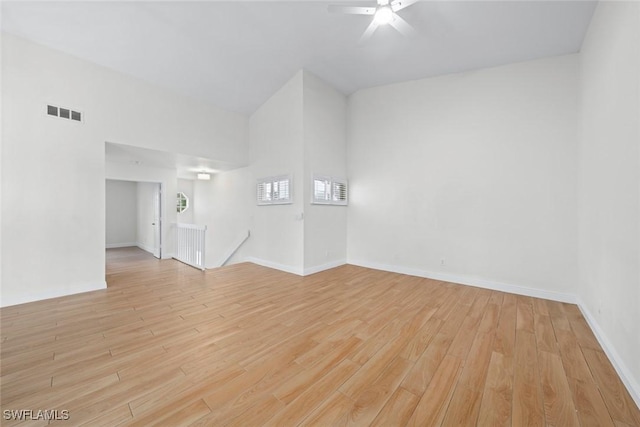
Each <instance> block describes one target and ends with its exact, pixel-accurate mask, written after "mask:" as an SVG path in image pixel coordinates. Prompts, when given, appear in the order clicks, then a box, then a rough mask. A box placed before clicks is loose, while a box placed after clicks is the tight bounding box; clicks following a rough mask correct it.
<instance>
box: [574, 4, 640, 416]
mask: <svg viewBox="0 0 640 427" xmlns="http://www.w3.org/2000/svg"><path fill="white" fill-rule="evenodd" d="M581 65H582V122H581V123H582V125H581V131H582V132H581V145H580V199H579V211H578V212H579V223H580V234H579V254H580V258H579V259H580V284H581V288H580V296H581V298H582V300H583V302H584V306H585V308H586V314H587V315H588V316H590V318H591V319H590V320H592V326H595V329H596V331H597V332H599V333H600V336H601V338H602V337H603V338H604V339H605V340H606V341H608V344H609V351H610V356H612V355H614V356H615V354H617V356H618V358H619V359H618V362H619V363H617V367H618V369H619V371H621V373H622V374H623V376H624V377H626V379H627V385H628V386H629V387H630V388H632V389H634V390H635V399H636V402H638V404H639V405H640V310H639V307H640V4H639V3H637V2H601V3H599V5H598V7H597V9H596V11H595V14H594V16H593V19H592V22H591V25H590V27H589V30H588V33H587V36H586V38H585V41H584V43H583V46H582V54H581Z"/></svg>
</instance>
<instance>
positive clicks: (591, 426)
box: [569, 378, 614, 427]
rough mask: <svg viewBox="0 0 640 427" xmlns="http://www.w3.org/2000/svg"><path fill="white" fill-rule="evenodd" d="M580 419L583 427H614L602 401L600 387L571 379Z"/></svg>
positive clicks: (570, 383) (570, 382)
mask: <svg viewBox="0 0 640 427" xmlns="http://www.w3.org/2000/svg"><path fill="white" fill-rule="evenodd" d="M569 386H570V387H571V391H572V393H573V397H574V401H575V404H576V409H577V410H578V418H579V419H580V424H581V425H582V426H583V427H600V426H602V427H613V426H614V424H613V420H612V419H611V415H609V411H608V410H607V406H606V405H605V403H604V400H602V395H601V394H600V390H598V387H597V386H596V385H595V384H594V383H592V382H584V381H580V380H577V379H573V378H569Z"/></svg>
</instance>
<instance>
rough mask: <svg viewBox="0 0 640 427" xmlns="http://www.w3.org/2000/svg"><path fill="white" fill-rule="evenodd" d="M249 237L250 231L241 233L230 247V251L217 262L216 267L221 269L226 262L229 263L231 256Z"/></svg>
mask: <svg viewBox="0 0 640 427" xmlns="http://www.w3.org/2000/svg"><path fill="white" fill-rule="evenodd" d="M250 236H251V230H246V231H243V232H242V234H241V235H240V236H238V239H236V241H235V244H234V245H233V246H231V249H230V250H229V252H227V253H226V254H225V256H224V257H222V261H221V262H219V263H218V265H216V267H223V266H224V265H225V264H226V263H227V262H229V260H230V259H231V257H232V256H233V254H235V253H236V252H238V249H240V246H242V245H243V244H244V242H246V241H247V239H248V238H249V237H250Z"/></svg>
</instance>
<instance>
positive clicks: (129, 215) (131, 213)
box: [105, 179, 138, 248]
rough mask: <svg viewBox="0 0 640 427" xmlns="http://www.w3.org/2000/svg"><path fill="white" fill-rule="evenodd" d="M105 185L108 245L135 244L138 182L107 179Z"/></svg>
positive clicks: (119, 246)
mask: <svg viewBox="0 0 640 427" xmlns="http://www.w3.org/2000/svg"><path fill="white" fill-rule="evenodd" d="M105 185H106V193H105V199H106V202H105V203H106V208H107V210H106V216H105V221H106V232H105V240H106V247H107V248H121V247H126V246H135V245H136V236H137V215H138V209H137V207H138V205H137V203H138V202H137V191H136V190H137V189H136V183H135V182H130V181H116V180H111V179H107V180H106V181H105Z"/></svg>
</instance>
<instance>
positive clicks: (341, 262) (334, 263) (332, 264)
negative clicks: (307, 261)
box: [303, 259, 347, 276]
mask: <svg viewBox="0 0 640 427" xmlns="http://www.w3.org/2000/svg"><path fill="white" fill-rule="evenodd" d="M346 263H347V261H346V260H344V259H339V260H335V261H331V262H328V263H326V264H322V265H316V266H314V267H307V268H305V269H304V271H303V276H309V275H310V274H315V273H319V272H321V271H325V270H330V269H332V268H336V267H340V266H341V265H345V264H346Z"/></svg>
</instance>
